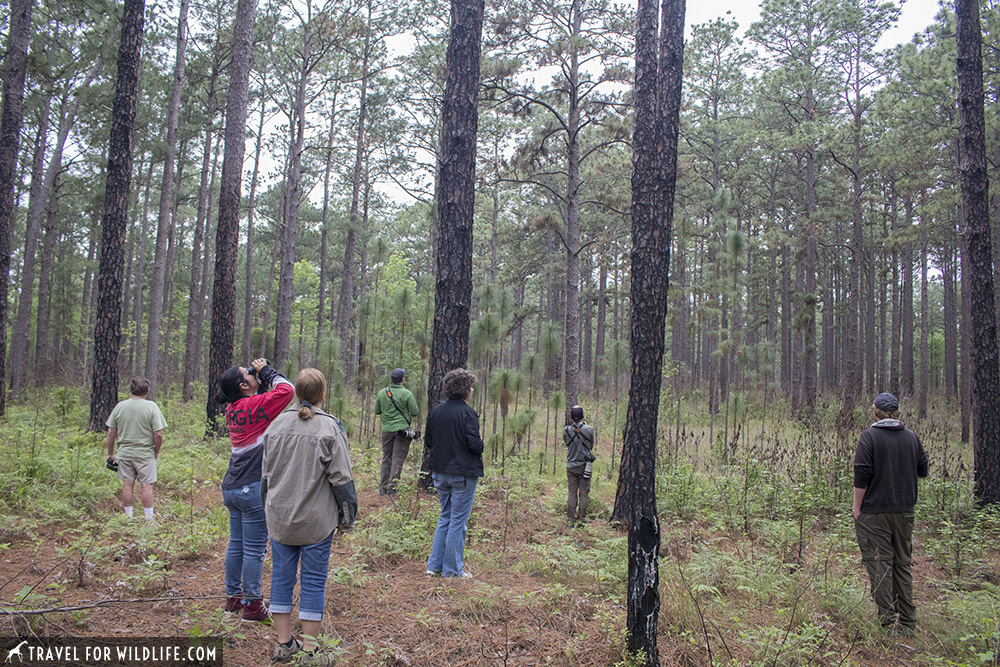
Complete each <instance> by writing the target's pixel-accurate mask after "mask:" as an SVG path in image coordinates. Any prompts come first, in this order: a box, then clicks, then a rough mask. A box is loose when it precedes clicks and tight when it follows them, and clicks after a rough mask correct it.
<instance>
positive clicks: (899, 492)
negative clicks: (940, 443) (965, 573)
mask: <svg viewBox="0 0 1000 667" xmlns="http://www.w3.org/2000/svg"><path fill="white" fill-rule="evenodd" d="M872 407H873V409H874V412H875V420H876V421H875V423H874V424H872V425H871V426H870V427H869V428H867V429H865V431H864V433H862V434H861V438H860V440H859V442H858V449H857V451H856V452H855V454H854V528H855V532H856V533H857V538H858V546H859V547H860V548H861V559H862V560H863V561H864V564H865V569H867V570H868V577H869V579H871V585H872V596H873V597H874V598H875V605H876V606H877V607H878V616H879V622H880V623H881V624H882V627H883V628H884V629H885V630H886V632H889V633H890V634H898V635H903V636H911V635H912V634H913V633H914V631H915V630H916V625H917V617H916V609H915V607H914V605H913V574H912V573H911V572H910V564H911V562H912V556H913V540H912V536H913V507H914V505H915V504H916V502H917V478H919V477H927V467H928V466H927V454H926V453H925V452H924V447H923V445H922V444H920V438H918V437H917V435H916V434H915V433H914V432H913V431H911V430H909V429H908V428H905V427H904V426H903V423H902V422H901V421H899V400H898V399H897V398H896V397H895V396H893V395H892V394H886V393H882V394H879V395H878V396H876V397H875V402H874V404H873V405H872ZM897 623H898V625H897Z"/></svg>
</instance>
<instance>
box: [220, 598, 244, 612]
mask: <svg viewBox="0 0 1000 667" xmlns="http://www.w3.org/2000/svg"><path fill="white" fill-rule="evenodd" d="M222 608H223V610H225V611H229V612H236V611H243V596H242V595H234V596H233V597H231V598H226V604H225V605H223V606H222Z"/></svg>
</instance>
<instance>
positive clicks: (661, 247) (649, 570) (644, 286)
mask: <svg viewBox="0 0 1000 667" xmlns="http://www.w3.org/2000/svg"><path fill="white" fill-rule="evenodd" d="M659 23H660V22H659V21H658V20H657V6H656V3H655V1H652V0H639V8H638V15H637V29H636V70H635V93H634V95H635V130H634V136H633V144H632V146H633V157H632V281H631V287H630V295H631V304H632V309H631V320H632V326H631V336H630V343H631V345H630V355H631V368H632V372H631V383H630V386H629V403H628V414H627V417H626V422H625V439H624V445H623V455H622V467H621V472H620V475H619V481H618V493H617V496H616V498H615V511H614V518H617V519H618V520H620V521H624V522H625V523H626V525H627V526H628V534H629V537H628V551H629V569H628V601H627V604H626V618H627V628H628V635H627V639H626V647H627V650H628V652H629V654H630V655H632V656H635V657H639V656H641V658H642V661H643V662H642V664H644V665H650V666H653V665H659V654H658V650H657V644H656V630H657V621H658V616H659V609H660V594H659V562H658V561H659V549H660V526H659V521H658V518H657V512H656V483H655V482H656V467H655V466H656V439H657V438H656V430H657V421H658V417H659V403H660V385H661V382H662V370H663V354H664V347H665V345H664V338H665V334H666V314H667V297H668V287H669V271H670V242H671V240H670V235H671V227H672V222H673V209H674V191H675V186H676V178H677V137H678V126H679V116H680V104H681V81H682V65H683V52H684V0H664V2H663V6H662V25H661V26H660V28H659V31H660V35H659V45H657V26H658V25H659ZM657 46H659V49H657ZM658 50H659V57H657V51H658Z"/></svg>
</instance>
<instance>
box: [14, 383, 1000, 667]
mask: <svg viewBox="0 0 1000 667" xmlns="http://www.w3.org/2000/svg"><path fill="white" fill-rule="evenodd" d="M358 404H359V402H358V401H357V397H351V398H350V399H349V400H347V401H346V402H345V403H344V406H345V411H346V412H347V418H346V419H345V421H346V422H347V424H348V426H349V428H350V429H351V431H352V437H351V443H352V449H353V453H352V455H353V463H354V475H355V479H356V483H357V487H358V491H359V500H360V505H361V507H360V515H359V521H358V524H357V528H356V530H355V531H354V532H353V533H350V534H347V535H344V536H341V537H337V538H336V539H335V542H334V546H333V556H332V558H331V565H330V579H329V582H328V589H327V616H326V620H325V623H324V628H325V630H326V632H327V633H328V634H327V637H326V641H327V645H328V647H329V650H330V651H332V652H334V653H335V654H337V655H338V656H339V657H340V658H341V659H342V661H343V663H344V664H352V665H390V666H391V665H459V664H466V665H595V666H596V665H613V664H614V665H628V664H630V659H629V657H628V656H626V655H625V653H624V645H625V644H624V631H625V630H624V628H625V607H624V603H625V581H626V577H627V562H628V559H627V538H626V536H625V534H624V533H622V532H618V531H616V530H615V528H614V527H613V526H611V525H609V523H608V521H607V519H608V517H609V516H610V514H611V509H612V505H613V502H614V494H615V484H616V482H617V471H616V469H615V468H614V461H613V457H612V455H611V451H612V447H611V443H612V440H613V439H614V438H613V437H612V432H613V430H614V428H613V419H611V417H610V415H613V414H614V412H613V410H614V406H613V405H604V404H602V405H601V406H600V409H599V410H597V409H595V410H594V411H593V412H594V419H591V420H589V421H591V423H593V424H594V425H595V427H596V429H597V434H598V449H597V455H598V461H597V463H596V464H595V465H596V468H595V474H594V478H593V488H592V492H591V506H590V519H591V520H590V521H589V523H587V524H586V525H585V526H583V527H582V528H568V527H567V526H566V521H565V519H564V508H565V488H566V487H565V484H566V482H565V475H564V474H563V472H562V468H563V465H564V462H563V461H562V460H561V459H560V456H562V455H563V453H564V451H565V450H564V447H563V446H562V445H561V443H556V444H557V446H555V447H554V448H553V445H554V443H553V442H552V440H553V433H552V430H553V429H550V431H549V433H548V440H549V442H548V443H547V444H546V443H545V442H544V439H545V433H546V429H545V425H544V424H543V423H541V419H542V418H539V420H538V423H536V424H534V425H533V426H532V428H531V431H530V432H531V435H530V441H531V442H532V445H531V447H530V454H529V453H528V452H529V449H528V447H526V446H523V445H525V444H526V443H527V442H528V440H524V441H523V442H521V444H522V446H521V447H520V448H519V449H517V448H511V447H510V446H509V445H508V444H507V443H506V442H501V443H499V444H501V445H503V446H502V447H498V451H499V452H500V453H499V454H498V458H497V460H496V461H495V462H493V463H488V464H487V472H486V477H485V478H484V479H483V480H482V482H481V485H480V488H479V491H478V493H477V498H476V504H475V507H474V510H473V515H472V519H471V521H470V524H469V534H468V544H467V549H466V560H467V563H468V564H469V569H470V570H471V571H472V572H473V574H474V578H473V579H472V580H469V581H464V582H459V583H448V582H445V581H443V580H440V579H428V578H426V577H425V576H424V562H425V559H426V557H427V554H428V553H429V550H430V540H431V537H432V533H433V528H434V525H435V523H436V521H437V502H436V498H434V497H433V496H429V495H426V494H421V493H419V492H418V491H417V489H416V487H415V485H414V484H413V480H414V475H415V469H416V468H415V466H416V462H417V461H418V460H419V459H418V455H417V454H418V447H417V446H415V447H414V448H412V449H411V453H410V457H409V459H408V461H407V467H406V469H405V470H404V484H403V488H402V490H401V492H400V494H399V495H398V496H396V497H394V498H393V499H391V500H387V499H386V498H385V497H382V498H380V497H379V496H378V488H377V487H378V479H377V477H378V466H379V460H380V457H381V448H380V446H379V442H378V440H377V439H376V438H375V437H374V436H373V434H371V433H367V432H363V429H361V428H360V427H359V426H357V425H355V424H354V423H353V422H352V419H351V417H350V415H351V410H352V409H353V408H352V406H356V405H358ZM748 404H749V406H750V407H748V408H746V409H742V410H735V411H734V412H736V419H735V420H733V419H732V417H730V421H729V422H728V424H722V423H721V418H717V419H715V420H710V419H709V418H708V417H707V415H705V414H704V410H703V408H704V406H703V405H702V404H701V403H700V402H699V400H698V396H697V395H690V396H684V397H682V400H681V404H680V408H679V409H678V407H677V405H676V404H675V405H674V406H673V407H669V406H665V407H664V410H662V411H661V441H660V442H659V443H658V445H659V447H658V452H659V456H660V460H659V461H658V468H657V471H658V472H657V501H658V503H659V508H660V520H661V531H662V536H661V548H660V570H659V573H660V596H661V612H660V614H661V615H660V642H659V645H660V651H661V661H662V663H663V664H665V665H692V666H693V665H720V666H721V665H773V666H775V667H778V666H781V665H786V666H792V665H830V666H836V665H900V664H906V665H950V666H960V665H961V666H973V665H976V666H979V665H1000V575H998V551H997V547H996V545H997V543H998V539H1000V513H997V512H996V511H993V510H990V509H978V508H977V507H976V505H975V503H974V502H973V497H972V492H971V483H972V480H971V476H972V473H971V469H972V466H971V453H970V451H969V447H968V446H967V445H961V444H960V443H959V442H958V439H957V438H956V437H955V436H954V435H953V434H954V433H956V432H957V424H955V423H953V420H954V416H953V415H954V414H955V411H954V410H953V409H951V407H950V406H948V405H947V404H945V403H944V402H943V401H942V402H941V404H940V405H939V406H937V408H936V409H934V408H932V409H931V411H930V413H929V416H928V417H927V418H926V419H925V420H924V421H922V422H920V423H919V424H918V423H911V424H910V425H911V426H912V427H913V428H914V429H915V430H916V431H917V432H918V434H919V435H920V436H921V438H922V440H923V442H924V445H925V447H926V449H927V451H928V455H929V457H930V460H931V475H930V477H929V478H928V479H927V480H925V481H923V482H922V483H921V484H922V486H921V497H920V503H919V505H918V507H917V527H916V530H915V533H914V538H915V539H914V545H915V547H914V579H915V585H914V589H915V595H916V603H917V611H918V619H919V632H918V634H917V635H916V637H914V638H908V639H901V638H890V637H887V636H886V635H884V634H883V633H882V632H881V630H880V628H879V626H878V624H877V621H876V618H875V609H874V604H873V603H872V602H871V600H870V599H869V596H868V590H867V577H866V575H865V573H864V571H863V568H862V565H861V560H860V555H859V553H858V550H857V546H856V544H855V541H854V534H853V527H852V522H851V516H850V511H851V487H852V477H851V457H852V456H853V449H854V443H855V442H856V437H857V434H858V432H859V428H860V426H861V425H863V424H864V422H865V419H866V415H865V413H864V411H862V410H859V411H858V412H857V413H856V414H855V422H856V424H855V426H856V427H858V428H855V429H854V430H852V431H848V432H838V431H837V430H836V429H835V428H834V427H833V424H834V421H835V419H836V413H837V410H839V405H837V406H832V407H830V408H829V410H824V408H823V407H822V406H819V407H817V410H816V411H815V412H814V413H813V416H812V418H811V419H812V421H810V422H808V423H804V422H802V421H793V420H791V419H787V420H786V419H783V418H782V417H781V415H782V409H783V406H782V405H781V404H780V402H778V403H775V402H772V405H771V406H770V407H769V409H768V412H767V413H766V415H763V414H762V413H760V412H758V413H757V414H756V416H755V413H754V410H755V409H757V410H759V408H754V407H753V405H754V404H753V402H752V401H748ZM160 405H161V407H162V408H163V412H164V415H165V416H166V417H167V421H168V423H169V426H168V428H167V430H166V431H165V435H166V437H165V443H164V446H163V454H162V457H161V461H160V467H159V473H158V474H159V481H158V482H157V484H156V522H155V523H154V524H152V525H147V524H146V523H145V522H143V521H141V520H136V521H133V520H128V519H126V518H125V517H124V516H123V515H121V514H120V512H119V505H120V503H119V501H118V500H117V498H115V494H116V493H117V492H118V491H119V489H120V483H119V482H117V481H115V479H114V474H113V473H112V472H110V471H108V470H106V469H105V468H104V454H103V435H98V434H83V433H82V432H81V431H82V424H85V423H86V419H87V400H86V397H85V396H84V395H82V394H81V393H79V392H77V391H76V390H71V389H56V390H54V391H50V392H48V393H42V392H39V393H38V394H37V395H36V396H34V397H33V400H31V401H29V402H28V403H27V404H26V405H25V406H23V407H18V406H14V407H12V408H11V410H10V412H9V414H8V418H7V421H6V422H5V423H4V424H3V425H2V426H0V451H2V455H0V620H2V622H3V624H4V626H5V627H4V630H3V632H4V633H5V634H7V633H10V632H18V633H24V632H28V631H30V632H35V633H51V634H62V633H66V632H70V633H73V634H82V635H93V636H102V635H108V634H110V633H112V632H129V633H133V634H143V633H145V634H154V635H175V634H176V635H202V636H207V635H211V636H224V637H226V638H227V643H226V649H225V651H226V664H227V665H228V664H231V665H250V664H263V663H264V662H265V661H266V660H267V658H268V657H269V656H270V652H271V650H272V646H273V641H274V636H273V630H272V629H271V628H270V627H267V626H264V625H258V624H254V625H248V624H242V623H240V622H239V619H238V617H235V616H231V615H227V614H224V613H223V612H222V611H221V609H220V605H221V602H222V599H223V589H222V571H223V562H222V561H223V555H224V552H225V543H226V539H227V537H228V515H227V513H226V510H225V508H224V507H223V505H222V502H221V494H220V493H219V491H218V484H219V481H220V480H221V477H222V475H223V473H224V471H225V468H226V463H227V460H228V454H229V445H228V441H227V440H226V439H224V438H223V439H217V440H212V439H209V440H205V439H203V438H202V433H203V431H204V427H203V422H202V421H201V420H202V419H203V417H202V415H203V408H202V406H200V405H198V404H196V403H182V402H181V401H180V399H179V396H178V397H168V398H167V399H166V400H165V401H161V403H160ZM827 412H829V414H827ZM731 414H732V413H731ZM668 415H669V417H670V419H669V420H668V419H667V416H668ZM678 415H679V417H680V420H679V421H677V419H678ZM905 419H906V415H905V414H904V420H905ZM678 424H679V425H680V426H679V428H678ZM734 433H735V434H737V435H735V436H734ZM751 433H752V434H753V435H750V434H751ZM488 435H489V432H488V429H485V430H484V436H485V439H487V441H489V437H488ZM617 439H618V443H617V454H618V455H619V456H620V448H621V443H620V436H619V437H618V438H617ZM553 451H554V452H555V453H556V460H555V461H553ZM487 458H489V457H487ZM501 462H502V465H501ZM553 468H554V469H555V473H553ZM269 572H270V557H268V559H267V562H266V563H265V592H266V591H267V587H268V582H269ZM140 611H141V612H142V613H141V614H139V613H137V612H140Z"/></svg>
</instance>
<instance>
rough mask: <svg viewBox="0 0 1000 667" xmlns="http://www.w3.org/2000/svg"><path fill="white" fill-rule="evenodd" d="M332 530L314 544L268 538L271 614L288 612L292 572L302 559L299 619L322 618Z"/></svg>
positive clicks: (292, 585) (311, 619)
mask: <svg viewBox="0 0 1000 667" xmlns="http://www.w3.org/2000/svg"><path fill="white" fill-rule="evenodd" d="M332 539H333V532H331V533H330V534H329V535H327V536H326V539H325V540H322V541H321V542H317V543H316V544H306V545H304V546H293V545H288V544H282V543H281V542H278V541H276V540H275V539H274V538H271V613H272V614H290V613H292V592H293V591H294V589H295V573H296V571H297V570H298V569H299V561H300V560H301V562H302V587H301V588H302V591H301V592H302V594H301V595H300V596H299V618H301V619H302V620H303V621H322V620H323V610H324V609H326V574H327V570H328V567H329V565H330V542H331V540H332Z"/></svg>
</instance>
